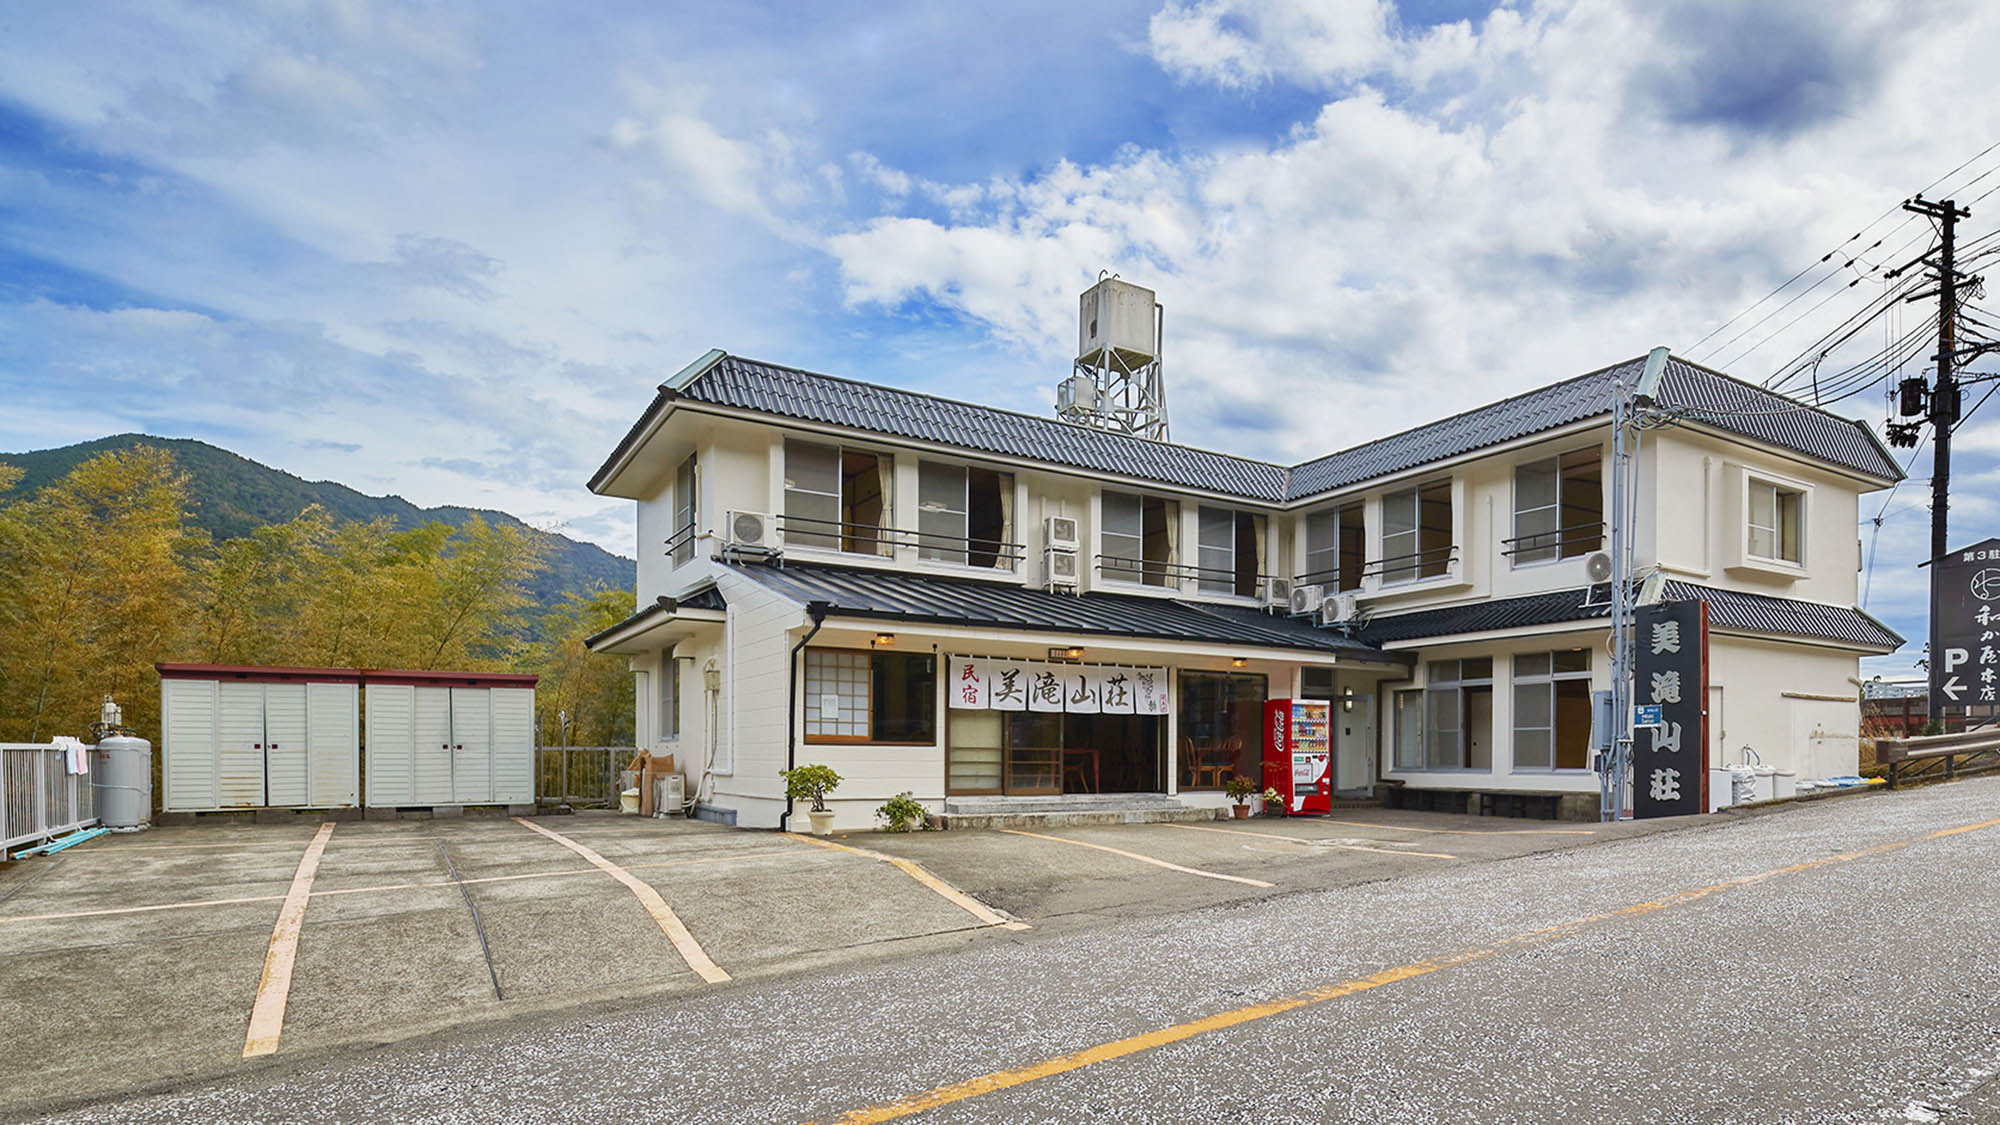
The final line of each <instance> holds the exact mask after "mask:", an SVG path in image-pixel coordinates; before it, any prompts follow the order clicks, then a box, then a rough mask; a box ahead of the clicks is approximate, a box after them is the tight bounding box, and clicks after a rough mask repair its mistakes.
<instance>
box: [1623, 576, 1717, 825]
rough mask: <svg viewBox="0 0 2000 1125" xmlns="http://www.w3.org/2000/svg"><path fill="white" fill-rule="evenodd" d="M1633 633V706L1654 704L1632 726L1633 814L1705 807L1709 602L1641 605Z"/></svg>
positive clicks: (1678, 813) (1686, 811) (1668, 813)
mask: <svg viewBox="0 0 2000 1125" xmlns="http://www.w3.org/2000/svg"><path fill="white" fill-rule="evenodd" d="M1632 632H1633V636H1632V643H1633V644H1634V645H1635V646H1637V653H1636V656H1637V659H1635V660H1634V661H1633V665H1632V667H1633V675H1632V702H1633V704H1634V708H1633V709H1634V711H1635V712H1638V711H1641V710H1642V709H1647V708H1652V707H1658V708H1659V714H1658V716H1657V717H1658V719H1659V725H1657V726H1643V727H1635V728H1634V729H1633V731H1632V815H1633V816H1634V817H1635V818H1639V819H1644V818H1646V817H1652V816H1685V815H1687V814H1689V813H1701V812H1707V811H1708V804H1707V800H1706V792H1707V788H1708V722H1707V717H1708V603H1707V602H1699V601H1689V602H1661V603H1660V604H1659V605H1643V606H1640V607H1639V608H1638V610H1637V612H1635V613H1634V614H1633V631H1632ZM1644 717H1645V718H1647V719H1652V718H1654V716H1653V715H1652V714H1650V713H1648V714H1645V715H1644Z"/></svg>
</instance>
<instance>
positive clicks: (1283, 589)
mask: <svg viewBox="0 0 2000 1125" xmlns="http://www.w3.org/2000/svg"><path fill="white" fill-rule="evenodd" d="M1262 584H1263V594H1264V607H1265V608H1266V609H1284V610H1289V609H1290V608H1291V605H1292V580H1291V579H1289V578H1279V577H1277V576H1276V575H1270V576H1267V577H1265V578H1264V579H1263V582H1262Z"/></svg>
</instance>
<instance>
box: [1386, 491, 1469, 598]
mask: <svg viewBox="0 0 2000 1125" xmlns="http://www.w3.org/2000/svg"><path fill="white" fill-rule="evenodd" d="M1452 547H1453V544H1452V541H1451V482H1450V481H1439V482H1438V483H1436V484H1427V485H1424V486H1423V487H1422V488H1410V489H1405V490H1403V491H1402V492H1391V493H1389V494H1388V495H1387V496H1384V497H1382V582H1383V584H1385V585H1389V584H1394V583H1397V582H1414V581H1416V580H1418V579H1420V578H1436V577H1438V576H1439V575H1442V574H1446V573H1448V572H1449V571H1450V570H1451V556H1452Z"/></svg>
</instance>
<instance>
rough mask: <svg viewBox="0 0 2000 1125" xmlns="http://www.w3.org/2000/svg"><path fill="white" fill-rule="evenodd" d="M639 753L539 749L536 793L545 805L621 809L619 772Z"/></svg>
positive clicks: (597, 748)
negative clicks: (619, 805)
mask: <svg viewBox="0 0 2000 1125" xmlns="http://www.w3.org/2000/svg"><path fill="white" fill-rule="evenodd" d="M638 753H639V751H638V750H637V749H636V748H635V747H631V746H538V747H536V748H535V792H536V793H537V794H539V795H540V800H541V801H542V802H543V803H545V804H561V805H569V806H571V807H572V808H588V809H615V808H617V807H618V771H619V770H622V769H624V768H625V763H627V762H629V761H631V760H632V759H633V757H634V756H636V755H637V754H638Z"/></svg>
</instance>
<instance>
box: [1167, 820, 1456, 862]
mask: <svg viewBox="0 0 2000 1125" xmlns="http://www.w3.org/2000/svg"><path fill="white" fill-rule="evenodd" d="M1165 827H1167V828H1180V829H1184V830H1186V831H1188V832H1225V833H1228V834H1229V835H1231V836H1255V837H1257V838H1258V839H1260V840H1283V841H1285V842H1286V843H1288V844H1297V845H1299V846H1300V847H1302V848H1340V849H1341V850H1343V851H1350V852H1375V853H1376V854H1378V855H1420V856H1423V857H1424V858H1425V859H1457V858H1458V857H1457V856H1455V855H1446V854H1445V853H1444V852H1413V851H1410V850H1408V849H1407V848H1371V847H1369V846H1367V845H1366V844H1340V843H1335V842H1334V841H1332V840H1301V839H1299V838H1298V837H1297V836H1287V835H1285V834H1284V833H1282V832H1252V831H1250V830H1249V829H1247V828H1210V827H1207V826H1206V825H1201V824H1167V825H1165Z"/></svg>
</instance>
